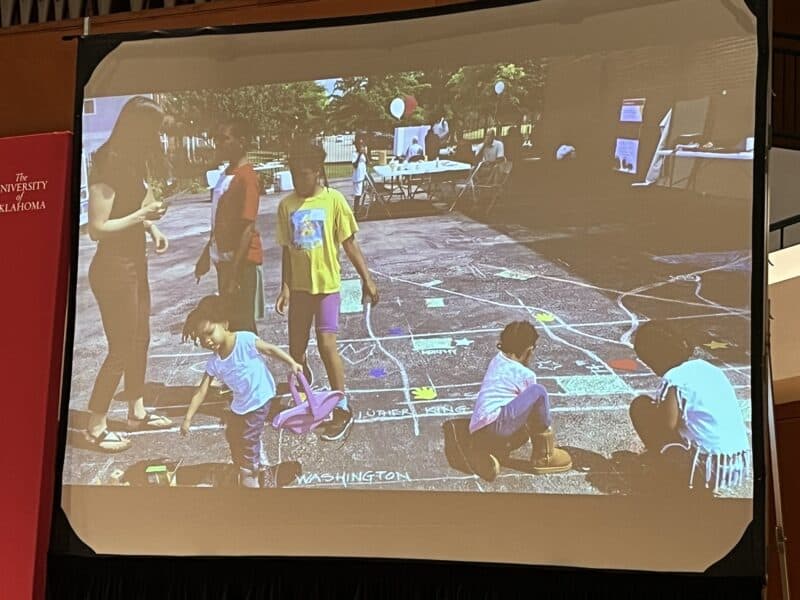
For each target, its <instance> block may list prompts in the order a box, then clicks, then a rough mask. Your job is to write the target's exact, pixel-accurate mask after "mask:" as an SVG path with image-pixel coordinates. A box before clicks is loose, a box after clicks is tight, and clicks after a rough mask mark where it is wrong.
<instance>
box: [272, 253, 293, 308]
mask: <svg viewBox="0 0 800 600" xmlns="http://www.w3.org/2000/svg"><path fill="white" fill-rule="evenodd" d="M291 277H292V261H291V258H290V257H289V248H287V247H286V246H284V247H283V252H282V253H281V291H280V293H279V294H278V299H277V300H275V312H276V313H278V314H279V315H284V314H286V309H287V308H288V307H289V298H290V297H291V294H290V291H289V281H291Z"/></svg>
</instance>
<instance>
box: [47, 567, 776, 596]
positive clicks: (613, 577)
mask: <svg viewBox="0 0 800 600" xmlns="http://www.w3.org/2000/svg"><path fill="white" fill-rule="evenodd" d="M49 561H50V562H49V569H48V581H47V598H48V599H52V600H72V599H75V600H78V599H80V600H95V599H96V600H116V599H122V598H136V599H142V600H154V599H161V598H169V599H175V600H238V599H242V600H251V599H256V598H259V599H260V598H265V599H284V598H298V599H300V598H302V599H315V598H321V599H326V598H347V599H354V600H355V599H358V600H361V599H364V600H367V599H369V600H373V599H381V598H389V599H404V600H405V599H413V598H421V599H422V598H424V599H426V600H427V599H432V600H445V599H451V598H452V599H459V600H465V599H468V598H469V599H471V598H476V599H477V598H481V599H499V598H554V599H561V598H563V599H567V598H569V599H578V600H580V599H586V600H602V599H604V598H608V599H612V598H613V599H614V600H623V599H626V598H636V599H647V600H660V599H664V600H666V599H670V600H672V599H690V598H697V599H703V600H715V599H719V600H738V599H744V598H747V599H756V598H759V597H760V593H761V581H760V579H759V578H753V577H748V578H745V577H727V578H723V577H708V576H706V577H701V576H691V575H664V574H645V573H620V572H607V571H585V570H584V571H578V570H573V569H542V568H534V567H519V566H509V565H483V564H480V565H476V564H463V563H434V562H424V561H401V560H359V559H287V558H276V559H231V558H220V559H186V558H127V557H125V558H123V557H113V558H111V557H78V556H51V557H50V559H49Z"/></svg>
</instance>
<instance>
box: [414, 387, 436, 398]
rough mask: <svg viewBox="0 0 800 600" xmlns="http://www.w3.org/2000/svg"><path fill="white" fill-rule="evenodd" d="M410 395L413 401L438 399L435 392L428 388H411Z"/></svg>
mask: <svg viewBox="0 0 800 600" xmlns="http://www.w3.org/2000/svg"><path fill="white" fill-rule="evenodd" d="M411 395H412V396H413V397H414V400H436V398H438V397H439V396H438V394H437V393H436V390H435V389H434V388H432V387H429V386H425V387H418V388H412V390H411Z"/></svg>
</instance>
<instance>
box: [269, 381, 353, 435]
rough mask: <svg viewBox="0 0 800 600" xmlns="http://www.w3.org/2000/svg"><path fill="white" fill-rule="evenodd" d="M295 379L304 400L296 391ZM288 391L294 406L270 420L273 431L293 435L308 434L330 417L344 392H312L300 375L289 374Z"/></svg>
mask: <svg viewBox="0 0 800 600" xmlns="http://www.w3.org/2000/svg"><path fill="white" fill-rule="evenodd" d="M295 379H296V380H297V381H299V382H300V385H301V386H302V388H303V391H304V392H305V394H306V398H305V400H303V398H302V397H301V396H300V393H299V392H298V391H297V386H296V385H295ZM289 391H290V392H291V393H292V401H293V402H294V406H290V407H289V408H287V409H284V410H282V411H281V412H279V413H278V414H277V415H276V416H275V418H274V419H273V420H272V426H273V427H274V428H275V429H288V430H289V431H292V432H294V433H308V432H309V431H311V430H312V429H314V428H315V427H316V426H317V425H319V424H320V423H322V422H323V421H324V420H325V419H327V418H328V417H329V416H330V414H331V413H332V412H333V409H334V408H336V405H337V404H338V403H339V401H340V400H341V399H342V398H344V392H339V391H336V390H333V391H314V390H312V389H311V388H310V387H309V385H308V381H306V378H305V377H304V376H303V374H302V373H299V374H295V373H290V374H289Z"/></svg>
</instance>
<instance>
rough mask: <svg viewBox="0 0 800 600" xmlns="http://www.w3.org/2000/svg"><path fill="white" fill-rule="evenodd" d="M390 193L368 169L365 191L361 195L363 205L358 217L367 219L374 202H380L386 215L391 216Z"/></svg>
mask: <svg viewBox="0 0 800 600" xmlns="http://www.w3.org/2000/svg"><path fill="white" fill-rule="evenodd" d="M379 186H380V188H379ZM390 194H391V192H390V191H388V190H385V189H384V186H383V184H378V183H376V182H375V179H374V177H373V175H372V174H371V173H370V172H369V171H367V174H366V177H365V178H364V193H363V194H362V196H361V205H360V206H359V207H358V211H357V212H356V218H358V219H359V220H363V219H367V218H368V217H369V209H370V208H371V206H372V204H373V203H377V204H380V206H381V208H382V209H383V210H384V212H385V213H386V216H387V217H389V218H391V217H392V213H391V212H390V211H389V206H388V202H387V200H388V198H389V195H390Z"/></svg>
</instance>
